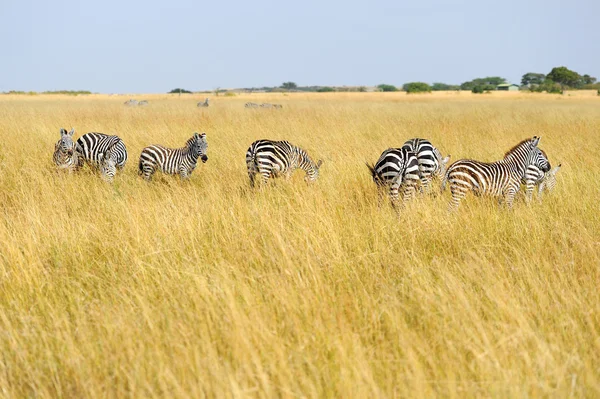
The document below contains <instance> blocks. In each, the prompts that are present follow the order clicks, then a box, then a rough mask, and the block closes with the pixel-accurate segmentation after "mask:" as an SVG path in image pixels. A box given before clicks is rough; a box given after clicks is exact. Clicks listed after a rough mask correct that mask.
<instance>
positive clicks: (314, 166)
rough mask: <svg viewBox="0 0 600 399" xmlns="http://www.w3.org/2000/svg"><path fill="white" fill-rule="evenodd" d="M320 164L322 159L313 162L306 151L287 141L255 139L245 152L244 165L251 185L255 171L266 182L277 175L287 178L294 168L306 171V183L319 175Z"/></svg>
mask: <svg viewBox="0 0 600 399" xmlns="http://www.w3.org/2000/svg"><path fill="white" fill-rule="evenodd" d="M322 164H323V161H322V160H320V159H319V160H318V161H317V162H314V161H313V160H312V159H311V158H310V157H309V156H308V154H307V153H306V151H304V150H303V149H302V148H300V147H296V146H295V145H293V144H291V143H290V142H288V141H272V140H257V141H255V142H254V143H252V144H251V145H250V148H248V152H246V166H247V167H248V176H249V177H250V186H252V187H254V185H255V177H256V174H257V173H260V176H261V181H262V183H263V184H266V183H267V181H268V180H269V178H275V177H279V176H284V177H285V178H286V180H287V179H289V178H290V177H291V176H292V173H293V172H294V170H296V169H302V170H303V171H305V172H306V176H305V177H304V180H305V181H306V182H307V183H308V182H313V181H315V180H317V178H318V177H319V168H320V167H321V165H322Z"/></svg>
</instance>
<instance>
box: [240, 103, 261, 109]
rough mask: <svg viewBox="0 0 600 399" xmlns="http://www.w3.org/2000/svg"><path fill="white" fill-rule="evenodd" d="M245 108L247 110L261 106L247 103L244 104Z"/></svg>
mask: <svg viewBox="0 0 600 399" xmlns="http://www.w3.org/2000/svg"><path fill="white" fill-rule="evenodd" d="M244 107H246V108H258V107H260V105H258V104H257V103H246V104H244Z"/></svg>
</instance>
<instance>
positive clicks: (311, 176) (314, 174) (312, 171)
mask: <svg viewBox="0 0 600 399" xmlns="http://www.w3.org/2000/svg"><path fill="white" fill-rule="evenodd" d="M321 165H323V161H322V160H321V159H319V160H318V161H317V162H316V163H315V162H312V161H311V162H310V167H309V168H308V169H307V170H306V176H304V181H305V182H307V183H312V182H314V181H315V180H317V178H318V177H319V169H320V168H321Z"/></svg>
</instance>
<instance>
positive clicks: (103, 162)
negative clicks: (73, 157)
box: [77, 132, 127, 181]
mask: <svg viewBox="0 0 600 399" xmlns="http://www.w3.org/2000/svg"><path fill="white" fill-rule="evenodd" d="M77 147H78V148H77V149H78V152H80V153H81V159H82V161H85V162H86V163H88V164H89V165H90V166H92V167H94V168H98V169H100V173H101V176H102V177H103V178H105V179H106V180H108V181H112V177H114V175H115V171H116V169H119V170H122V169H123V168H124V167H125V163H126V162H127V148H126V147H125V143H124V142H123V140H121V138H120V137H119V136H110V135H107V134H103V133H96V132H90V133H86V134H84V135H83V136H81V137H80V138H79V139H78V140H77ZM113 163H114V165H113Z"/></svg>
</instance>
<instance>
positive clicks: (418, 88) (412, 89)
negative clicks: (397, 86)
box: [402, 82, 431, 93]
mask: <svg viewBox="0 0 600 399" xmlns="http://www.w3.org/2000/svg"><path fill="white" fill-rule="evenodd" d="M402 90H404V91H405V92H407V93H429V92H430V91H431V86H429V85H428V84H427V83H423V82H409V83H405V84H404V85H403V86H402Z"/></svg>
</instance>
